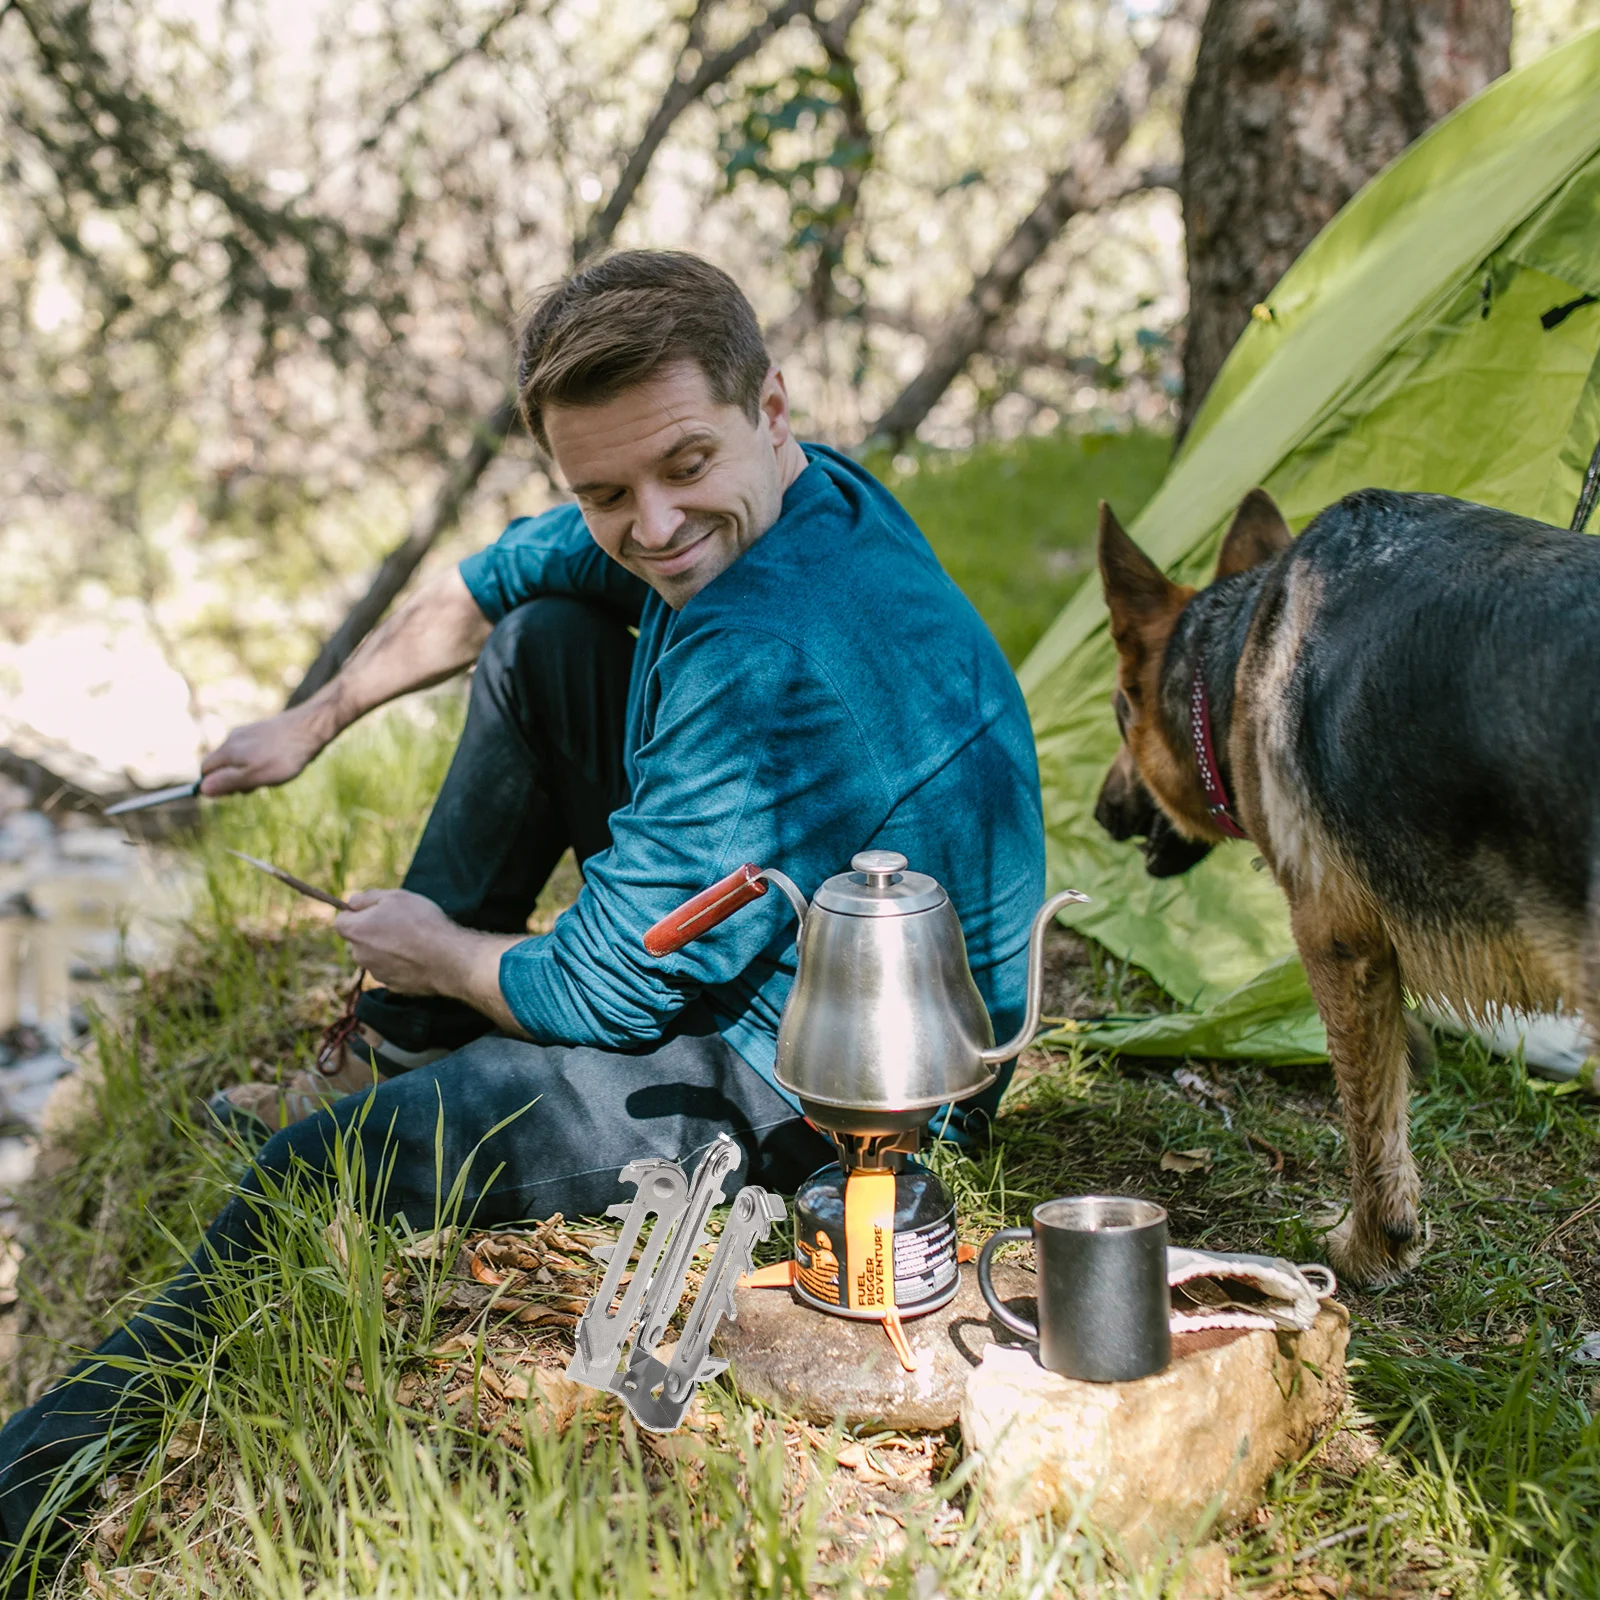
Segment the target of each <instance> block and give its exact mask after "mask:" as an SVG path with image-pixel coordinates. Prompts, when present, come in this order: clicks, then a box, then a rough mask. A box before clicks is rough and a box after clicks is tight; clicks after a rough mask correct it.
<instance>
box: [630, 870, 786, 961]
mask: <svg viewBox="0 0 1600 1600" xmlns="http://www.w3.org/2000/svg"><path fill="white" fill-rule="evenodd" d="M766 892H767V880H766V879H765V878H763V877H762V876H761V868H760V867H758V866H755V865H753V864H752V863H750V862H748V861H747V862H746V863H745V864H744V865H743V866H742V867H740V868H739V869H738V870H737V871H735V872H730V873H729V874H728V876H727V877H726V878H723V879H722V880H720V881H719V882H717V883H714V884H712V885H711V887H710V888H709V889H702V890H701V891H700V893H699V894H697V895H696V896H695V897H694V899H692V900H685V901H684V902H683V904H682V905H681V906H679V907H678V909H677V910H676V911H674V912H671V913H669V914H668V915H667V916H664V917H663V918H662V919H661V920H660V921H659V922H658V923H657V924H656V925H655V926H654V927H653V928H650V929H648V930H647V931H646V933H645V936H644V947H645V949H646V950H648V951H649V952H650V954H651V955H653V956H669V955H671V954H672V952H673V951H674V950H681V949H683V947H684V946H685V945H686V944H688V943H689V941H690V940H691V939H698V938H699V937H700V935H701V934H702V933H705V932H706V931H707V930H708V929H710V928H714V927H716V925H717V924H718V923H719V922H723V921H726V920H727V918H729V917H731V916H732V915H733V914H734V912H735V911H737V910H738V909H739V908H740V906H747V905H749V904H750V902H751V901H752V900H759V899H760V898H761V896H762V895H764V894H765V893H766Z"/></svg>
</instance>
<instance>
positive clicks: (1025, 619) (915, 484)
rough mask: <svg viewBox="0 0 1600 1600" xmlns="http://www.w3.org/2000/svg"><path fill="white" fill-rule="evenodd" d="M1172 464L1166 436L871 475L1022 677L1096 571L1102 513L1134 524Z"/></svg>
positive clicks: (1060, 436) (1042, 441) (956, 459)
mask: <svg viewBox="0 0 1600 1600" xmlns="http://www.w3.org/2000/svg"><path fill="white" fill-rule="evenodd" d="M1171 454H1172V444H1171V441H1170V440H1169V439H1167V438H1166V437H1165V436H1164V435H1161V434H1154V433H1139V432H1134V433H1070V432H1068V431H1066V430H1065V429H1062V430H1059V431H1058V432H1055V433H1051V434H1047V435H1045V436H1044V437H1042V438H1025V439H1016V440H1012V441H1011V442H1009V443H1006V444H997V445H984V446H982V447H980V448H978V449H976V450H972V451H969V452H966V453H964V454H959V455H957V454H949V453H939V452H932V451H929V452H925V453H916V454H911V455H902V456H896V457H894V458H893V460H892V461H884V460H879V461H875V462H873V463H872V465H873V467H874V470H876V471H877V472H878V474H879V475H880V476H881V477H882V478H883V480H884V482H886V483H887V484H888V485H889V487H890V488H891V489H893V490H894V492H895V494H896V495H897V496H898V497H899V498H900V500H901V502H902V503H903V504H904V505H905V507H906V509H907V510H908V511H909V512H910V513H911V515H912V516H913V517H915V518H916V520H917V523H918V525H919V526H920V527H921V529H922V531H923V532H924V533H925V534H927V536H928V540H929V542H930V543H931V544H932V545H933V548H934V550H935V551H936V552H937V553H938V556H939V560H940V561H941V562H943V564H944V567H945V570H946V571H947V572H948V573H949V574H950V576H951V577H953V578H954V579H955V580H956V582H957V583H958V584H960V585H961V587H962V589H963V590H964V591H965V592H966V594H967V596H968V598H969V599H970V600H971V601H972V603H973V604H974V605H975V606H976V607H977V608H978V610H979V611H980V612H981V613H982V615H983V618H984V620H985V621H986V622H987V623H988V624H989V626H990V627H991V628H992V629H993V630H994V633H995V637H996V638H997V639H999V641H1000V645H1001V648H1002V649H1003V650H1004V651H1005V653H1006V658H1007V660H1009V661H1010V662H1011V664H1012V665H1013V666H1017V665H1019V664H1020V663H1021V661H1022V658H1023V657H1024V656H1025V655H1027V653H1028V651H1029V650H1030V649H1032V647H1033V644H1034V641H1035V640H1036V639H1038V637H1039V635H1040V634H1042V633H1043V632H1044V630H1045V629H1046V628H1047V627H1048V626H1049V625H1050V623H1051V622H1052V621H1054V619H1055V615H1056V613H1057V612H1058V611H1059V610H1060V609H1061V608H1062V606H1064V605H1065V604H1066V603H1067V601H1068V600H1069V599H1070V598H1071V596H1072V593H1073V591H1074V590H1075V589H1077V587H1078V585H1079V584H1081V583H1082V582H1083V580H1084V578H1085V577H1086V576H1087V575H1088V573H1089V571H1090V569H1091V567H1092V566H1093V564H1094V535H1095V526H1096V516H1097V513H1096V509H1095V508H1096V505H1097V503H1098V502H1099V501H1100V500H1102V499H1104V500H1109V501H1110V502H1111V504H1112V505H1114V506H1115V507H1116V509H1117V515H1118V516H1119V517H1121V518H1122V520H1123V521H1124V522H1125V523H1126V522H1128V521H1130V520H1131V519H1132V518H1133V517H1134V516H1136V515H1137V514H1138V512H1139V511H1140V510H1141V508H1142V507H1143V506H1144V503H1145V501H1146V500H1148V499H1149V498H1150V496H1151V495H1152V494H1154V493H1155V489H1156V485H1157V484H1159V483H1160V481H1161V476H1162V474H1163V473H1164V472H1165V471H1166V467H1167V461H1168V459H1169V457H1170V456H1171Z"/></svg>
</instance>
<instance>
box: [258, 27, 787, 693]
mask: <svg viewBox="0 0 1600 1600" xmlns="http://www.w3.org/2000/svg"><path fill="white" fill-rule="evenodd" d="M714 5H715V0H696V3H695V8H694V10H693V12H692V13H691V14H690V17H689V20H688V24H687V27H686V28H685V31H684V40H683V44H682V46H681V48H680V49H679V52H678V59H677V63H676V66H675V68H674V71H673V74H672V77H671V79H670V80H669V82H668V84H667V87H666V89H665V91H664V92H663V93H662V95H661V98H660V100H659V102H658V103H657V105H656V108H655V111H654V112H653V113H652V114H651V116H650V118H649V120H648V121H647V122H646V124H645V127H644V131H643V133H642V134H641V135H640V137H639V140H638V142H637V143H636V144H635V145H634V146H633V148H632V150H631V151H630V152H629V153H628V156H627V158H626V159H625V160H624V161H623V163H622V170H621V172H620V174H619V175H618V178H617V181H616V183H615V184H614V185H613V187H612V190H611V193H610V194H609V195H608V196H607V197H606V200H605V202H604V204H603V205H601V206H600V208H599V209H598V210H597V211H596V212H595V213H594V215H593V216H592V217H591V218H590V221H589V224H588V226H587V227H586V228H585V229H584V231H583V233H582V234H581V235H580V236H579V237H578V239H577V240H576V241H575V242H574V244H573V247H572V262H573V265H574V266H578V265H581V264H582V262H584V261H585V260H586V259H587V258H588V257H590V256H591V255H594V254H596V253H597V252H599V251H601V250H604V249H605V248H606V247H607V246H608V245H609V244H610V243H611V240H612V238H613V236H614V235H615V234H616V231H617V227H618V225H619V224H620V223H621V221H622V218H623V216H624V214H625V213H626V212H627V209H628V207H629V205H630V204H631V203H632V202H633V199H634V197H635V196H636V195H637V194H638V192H639V187H640V185H641V184H642V183H643V182H644V179H645V176H646V174H647V173H648V172H649V170H650V164H651V162H652V161H654V159H655V156H656V153H657V151H659V150H660V148H661V146H662V144H663V143H664V142H665V140H666V138H667V135H668V134H669V133H670V132H671V131H672V127H673V124H674V123H675V122H677V120H678V119H679V118H680V117H681V116H682V115H683V113H684V112H685V111H687V110H688V109H689V107H690V106H692V105H694V104H695V103H696V102H697V101H699V100H700V99H702V98H703V97H704V95H705V94H706V92H707V91H708V90H709V89H711V88H713V87H715V86H716V85H717V84H720V83H722V82H724V81H725V80H726V79H727V78H728V77H730V76H731V75H732V74H733V73H734V72H735V71H737V70H738V68H739V67H741V66H742V65H743V64H744V63H745V62H746V61H748V60H749V59H750V58H751V57H752V56H753V55H755V54H756V52H757V51H759V50H760V49H761V47H762V46H763V45H764V44H766V42H767V41H768V40H769V39H771V38H772V37H773V35H774V34H776V33H777V32H778V31H779V30H780V29H782V28H784V27H786V26H787V25H788V24H789V23H790V22H791V21H793V20H794V19H795V18H796V17H802V16H804V17H812V18H814V17H815V14H816V0H783V3H782V4H781V5H778V6H774V7H773V8H771V9H770V10H768V11H766V12H764V13H763V14H762V16H761V17H760V19H759V20H758V21H756V22H755V23H753V24H752V25H751V26H750V27H749V28H748V29H747V30H746V31H745V32H744V33H743V34H741V35H740V36H739V38H738V39H736V40H735V41H734V42H733V43H732V44H730V45H728V46H726V47H725V48H724V49H722V50H719V51H716V52H715V53H714V54H712V55H705V54H704V52H703V45H704V39H705V28H706V24H707V21H708V20H709V17H710V14H711V12H712V10H713V8H714ZM516 415H517V402H516V396H515V394H507V395H506V396H504V397H503V398H502V399H501V400H500V401H499V403H498V404H497V405H496V406H495V408H494V410H493V411H491V412H489V413H488V415H487V416H485V417H483V418H482V419H481V420H480V421H479V423H478V424H477V426H476V427H475V428H474V429H473V435H472V440H471V443H470V444H469V445H468V447H467V449H466V452H465V453H464V454H463V455H462V456H461V458H460V459H459V460H458V461H457V462H456V463H455V464H454V465H453V466H452V467H451V469H450V471H449V474H448V476H447V477H446V479H445V481H444V483H443V485H442V486H441V487H440V489H439V491H438V493H437V494H436V495H435V496H434V498H433V500H432V502H431V503H430V504H429V505H428V506H427V507H426V508H425V509H424V510H423V511H422V512H421V513H420V514H419V515H418V516H417V518H416V519H415V520H414V521H413V523H412V525H411V530H410V532H409V533H408V534H407V535H406V537H405V539H404V540H403V541H402V542H401V543H400V544H398V545H396V546H395V548H394V549H393V550H391V551H390V552H389V554H388V555H386V556H385V557H384V559H383V562H382V564H381V565H380V566H379V568H378V570H377V572H376V573H375V574H374V576H373V579H372V582H371V583H370V584H369V585H368V588H367V590H366V593H365V594H363V595H362V596H361V598H360V599H359V600H358V601H356V603H355V605H353V606H352V607H351V608H350V610H349V612H348V613H346V615H345V618H344V620H343V621H342V622H341V623H340V624H339V626H338V627H337V628H336V629H335V630H334V632H333V633H332V635H331V636H330V637H329V639H328V641H327V643H326V644H324V645H323V647H322V649H321V650H320V651H318V652H317V657H316V660H314V661H313V662H312V663H311V666H310V668H309V670H308V671H307V672H306V675H305V677H304V678H302V679H301V681H300V683H299V685H298V686H297V687H296V689H295V691H294V693H293V694H292V695H290V697H289V702H288V703H289V704H290V705H291V706H293V705H298V704H300V702H301V701H303V700H306V699H308V698H309V697H310V696H311V695H313V694H315V693H316V692H317V690H318V689H320V688H321V687H322V686H323V685H324V684H325V683H327V682H329V680H330V679H332V678H333V677H334V676H335V675H336V674H337V673H338V671H339V669H340V667H342V666H343V665H344V663H345V662H346V661H347V660H348V659H349V658H350V655H351V654H352V652H353V651H354V650H355V649H356V648H357V647H358V646H359V645H360V643H361V641H362V640H363V639H364V638H366V636H367V634H368V633H370V632H371V631H372V629H373V628H374V627H376V626H377V624H378V622H379V620H380V619H381V618H382V616H383V614H384V612H385V611H387V610H388V608H389V606H390V605H391V604H392V603H393V602H394V599H395V597H396V596H397V595H398V594H399V593H400V591H401V590H402V589H403V588H404V587H405V585H406V583H407V582H408V581H409V580H410V578H411V574H412V573H413V572H415V571H416V569H417V567H418V566H419V565H420V564H421V562H422V559H423V557H424V556H426V555H427V553H428V551H429V550H431V549H432V548H433V546H434V545H435V544H436V543H437V542H438V540H439V538H440V536H441V535H442V534H443V533H444V532H445V531H446V530H447V529H448V528H451V527H453V526H454V524H455V522H456V519H457V518H458V517H459V516H460V514H461V508H462V505H463V504H464V503H465V501H466V500H467V498H468V496H469V495H471V493H472V491H473V489H474V488H475V487H476V486H477V483H478V480H479V479H480V478H481V477H482V476H483V473H484V471H485V469H486V468H487V467H488V465H489V463H490V462H491V461H493V460H494V458H495V456H496V455H497V454H499V451H500V447H501V445H502V444H504V442H505V438H506V435H507V433H508V432H509V431H510V429H511V425H512V423H513V422H514V421H515V420H516Z"/></svg>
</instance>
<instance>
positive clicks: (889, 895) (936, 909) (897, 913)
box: [644, 850, 1089, 1135]
mask: <svg viewBox="0 0 1600 1600" xmlns="http://www.w3.org/2000/svg"><path fill="white" fill-rule="evenodd" d="M768 883H775V884H776V885H777V886H778V888H780V889H781V890H782V891H783V893H784V894H785V895H786V896H787V897H788V899H789V902H790V904H791V905H793V907H794V910H795V915H796V916H797V917H798V918H799V921H800V928H799V932H798V934H797V936H796V945H797V949H798V956H799V971H798V972H797V974H796V977H795V982H794V987H793V989H791V990H790V993H789V999H788V1003H787V1004H786V1005H785V1006H784V1009H783V1016H782V1019H781V1020H780V1022H779V1025H778V1062H777V1073H776V1076H777V1079H778V1082H779V1083H780V1084H781V1085H782V1086H783V1087H784V1088H785V1089H788V1090H789V1091H790V1092H791V1093H793V1094H794V1095H796V1096H797V1097H798V1098H799V1100H800V1104H801V1106H802V1108H803V1109H804V1111H805V1113H806V1115H807V1116H809V1117H810V1118H811V1120H812V1121H813V1122H815V1123H816V1124H817V1125H818V1126H820V1127H823V1128H826V1129H828V1130H829V1131H830V1132H835V1133H848V1134H859V1135H868V1134H872V1135H886V1134H890V1133H893V1132H895V1131H898V1130H910V1129H914V1128H917V1127H920V1126H921V1125H922V1124H923V1123H924V1122H926V1121H927V1118H928V1113H929V1112H930V1111H932V1110H934V1109H935V1108H936V1107H938V1106H941V1105H944V1104H946V1103H947V1102H949V1101H954V1100H963V1099H965V1098H966V1097H967V1096H969V1095H973V1094H976V1093H978V1091H979V1090H981V1089H985V1088H987V1087H988V1086H989V1084H991V1083H993V1082H994V1079H995V1075H996V1073H997V1072H998V1070H999V1068H1000V1064H1001V1063H1002V1062H1004V1061H1009V1060H1010V1059H1011V1058H1012V1057H1013V1056H1016V1055H1018V1054H1020V1053H1021V1052H1022V1051H1023V1050H1024V1049H1026V1048H1027V1046H1028V1045H1029V1044H1030V1043H1032V1041H1033V1036H1034V1034H1035V1033H1036V1032H1037V1031H1038V1027H1039V1006H1040V991H1041V988H1042V982H1043V973H1042V970H1041V969H1042V960H1041V957H1042V955H1043V950H1044V934H1045V929H1046V928H1047V927H1048V926H1049V925H1050V919H1051V918H1052V917H1053V916H1054V915H1055V914H1056V912H1058V911H1059V910H1060V909H1061V908H1062V907H1063V906H1065V905H1069V904H1071V903H1073V902H1075V901H1085V900H1087V899H1088V898H1089V897H1088V896H1087V895H1085V894H1080V893H1079V892H1078V891H1077V890H1076V889H1066V890H1063V891H1062V892H1061V893H1060V894H1057V895H1053V896H1052V897H1051V898H1050V899H1049V900H1047V901H1045V903H1044V904H1043V905H1042V906H1041V907H1040V908H1039V911H1038V913H1037V915H1036V916H1035V917H1034V919H1033V929H1032V932H1031V934H1030V936H1029V940H1028V1000H1027V1013H1026V1015H1025V1016H1024V1018H1023V1022H1022V1028H1021V1030H1020V1031H1019V1032H1018V1033H1017V1035H1016V1037H1015V1038H1013V1039H1008V1040H1007V1041H1006V1042H1005V1043H1004V1044H1000V1045H997V1044H996V1043H995V1042H994V1029H993V1026H992V1025H991V1023H990V1021H989V1013H988V1011H987V1010H986V1009H985V1008H984V1004H983V1000H982V998H981V997H980V996H979V994H978V987H977V985H976V984H975V983H974V982H973V981H972V971H971V968H970V967H968V965H967V946H966V940H965V939H964V938H963V937H962V933H961V923H960V921H959V920H958V919H957V917H956V913H955V908H954V907H953V906H952V905H951V904H950V897H949V895H947V894H946V893H945V891H944V890H943V888H941V887H940V885H939V884H938V883H936V882H935V881H934V880H933V879H932V878H930V877H928V876H927V875H926V874H924V873H921V872H912V871H909V870H908V864H907V862H906V858H905V857H904V856H902V855H899V854H897V853H896V852H894V851H892V850H864V851H862V852H861V853H860V854H859V855H857V856H856V857H855V858H854V859H853V860H852V861H851V863H850V871H849V872H842V873H840V874H839V875H838V876H837V877H833V878H829V879H828V880H827V882H826V883H824V884H823V885H822V887H821V888H820V889H818V890H817V893H816V896H815V898H814V899H813V900H812V901H811V903H810V904H809V905H807V903H806V898H805V896H804V895H803V894H801V893H800V891H799V889H798V888H796V887H795V885H794V883H793V882H792V881H791V880H790V879H789V878H787V877H786V876H785V875H784V874H783V873H781V872H779V871H777V870H775V869H774V868H771V867H756V866H744V867H740V868H739V870H738V871H737V872H734V873H732V874H730V875H729V876H728V877H726V878H724V879H723V880H722V881H721V882H720V883H716V884H713V885H712V886H711V888H709V889H706V890H703V891H702V892H701V893H700V894H698V895H696V896H695V897H694V898H693V899H692V900H690V901H688V902H686V903H685V904H684V905H683V906H681V907H679V909H678V910H677V911H675V912H673V913H672V915H671V916H668V917H665V918H663V919H662V920H661V921H660V922H658V923H657V924H656V925H655V926H654V927H653V928H651V929H650V930H649V932H648V933H646V934H645V938H644V944H645V949H646V950H648V951H649V952H650V954H652V955H657V956H660V955H666V954H668V953H669V952H671V951H673V950H680V949H682V948H683V946H684V945H686V944H688V943H689V942H690V941H691V940H693V939H696V938H698V937H699V936H700V935H701V934H702V933H704V932H706V931H707V930H708V929H710V928H712V927H714V926H716V924H717V923H719V922H721V921H723V920H724V918H726V917H730V916H732V915H733V913H734V912H735V911H737V910H739V908H740V907H741V906H745V905H748V904H749V903H750V902H751V901H752V900H754V899H757V898H758V897H759V896H761V895H764V894H765V893H766V892H767V884H768Z"/></svg>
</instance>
